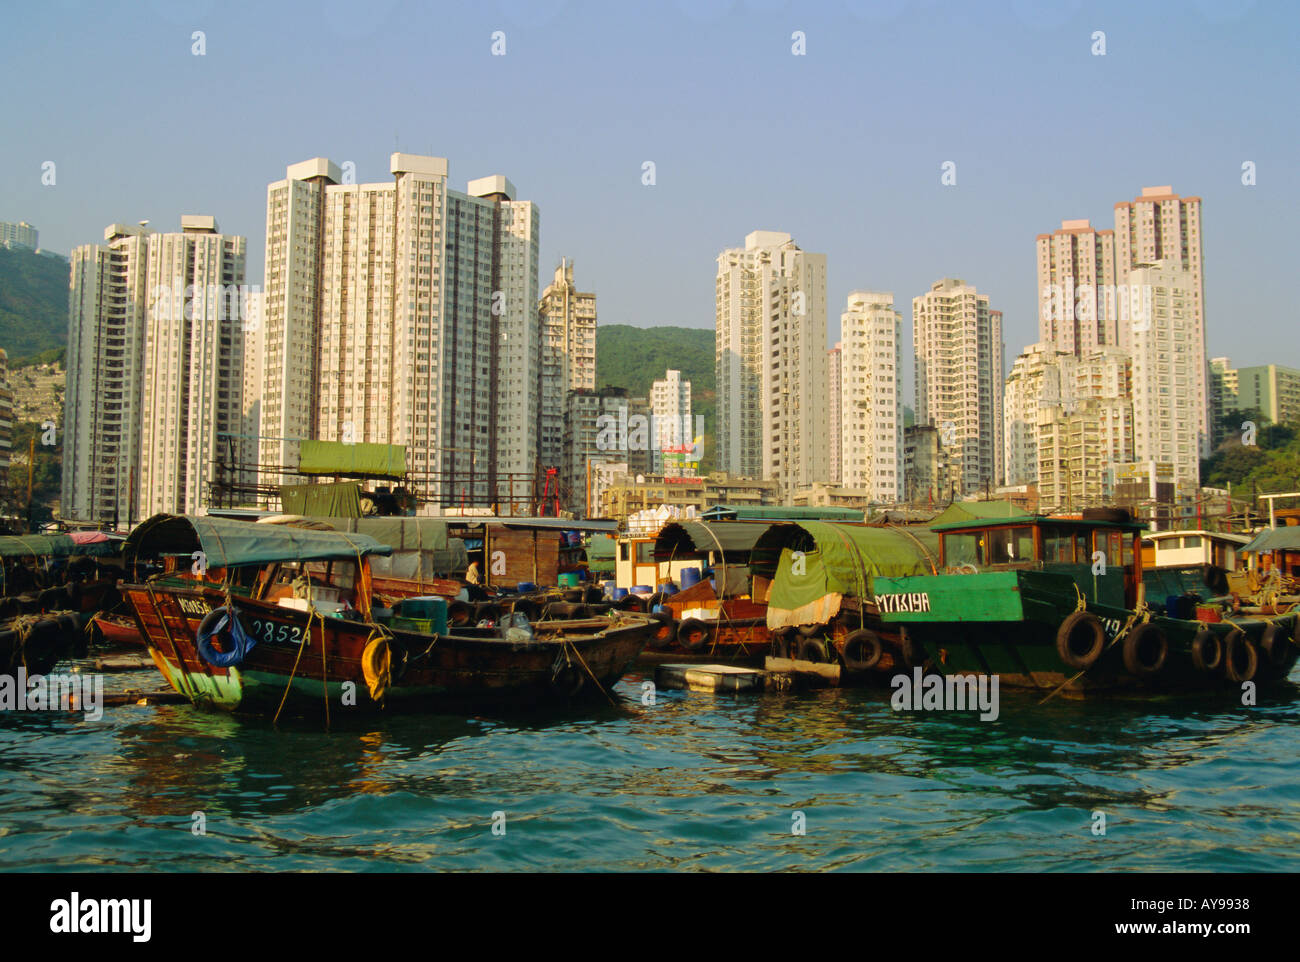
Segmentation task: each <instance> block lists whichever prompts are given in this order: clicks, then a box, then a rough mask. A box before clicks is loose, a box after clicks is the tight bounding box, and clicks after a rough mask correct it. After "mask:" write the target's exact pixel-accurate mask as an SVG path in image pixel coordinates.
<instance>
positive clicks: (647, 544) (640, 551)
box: [636, 541, 655, 565]
mask: <svg viewBox="0 0 1300 962" xmlns="http://www.w3.org/2000/svg"><path fill="white" fill-rule="evenodd" d="M654 560H655V543H654V542H653V541H638V542H637V543H636V563H637V564H639V565H648V564H654Z"/></svg>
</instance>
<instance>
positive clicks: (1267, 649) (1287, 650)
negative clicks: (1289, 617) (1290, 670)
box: [1259, 623, 1291, 668]
mask: <svg viewBox="0 0 1300 962" xmlns="http://www.w3.org/2000/svg"><path fill="white" fill-rule="evenodd" d="M1259 650H1260V652H1261V653H1262V654H1263V655H1264V657H1265V658H1266V659H1268V663H1269V664H1270V665H1271V666H1273V667H1274V668H1285V667H1286V663H1287V659H1288V658H1289V657H1290V656H1291V633H1290V632H1288V631H1287V630H1286V629H1285V628H1283V627H1282V626H1281V625H1279V624H1276V623H1270V624H1269V626H1268V627H1267V628H1265V629H1264V634H1263V635H1262V636H1260V639H1259Z"/></svg>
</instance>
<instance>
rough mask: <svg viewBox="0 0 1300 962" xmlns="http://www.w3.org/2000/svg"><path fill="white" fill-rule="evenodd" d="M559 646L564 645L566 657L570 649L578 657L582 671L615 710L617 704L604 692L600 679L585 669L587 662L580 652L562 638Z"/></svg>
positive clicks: (567, 640) (588, 669)
mask: <svg viewBox="0 0 1300 962" xmlns="http://www.w3.org/2000/svg"><path fill="white" fill-rule="evenodd" d="M560 644H562V645H564V647H565V654H566V656H567V654H568V650H569V649H572V651H573V653H574V654H575V655H577V656H578V664H580V665H582V668H583V670H584V671H585V672H586V673H587V675H588V676H589V677H590V678H591V680H592V681H594V682H595V683H596V687H597V688H599V689H600V693H601V694H602V695H604V696H605V699H606V700H607V701H608V702H609V703H610V704H611V705H613V706H614V707H615V708H617V707H618V702H616V701H614V699H613V697H612V696H611V695H610V693H609V692H607V691H606V690H605V686H604V685H602V684H601V683H600V679H599V678H597V677H596V675H595V673H594V672H593V671H592V670H591V669H590V668H588V667H587V662H586V661H584V660H583V657H582V652H580V651H578V649H577V646H575V645H574V644H573V642H571V641H569V639H567V638H565V637H563V636H561V637H560Z"/></svg>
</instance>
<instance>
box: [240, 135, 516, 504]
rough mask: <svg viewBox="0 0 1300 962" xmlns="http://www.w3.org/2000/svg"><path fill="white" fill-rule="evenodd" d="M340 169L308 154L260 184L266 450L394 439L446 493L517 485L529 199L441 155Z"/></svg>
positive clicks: (272, 455) (419, 473)
mask: <svg viewBox="0 0 1300 962" xmlns="http://www.w3.org/2000/svg"><path fill="white" fill-rule="evenodd" d="M338 171H339V168H338V167H337V166H336V165H334V164H333V163H332V162H330V161H328V160H326V159H324V158H316V159H314V160H310V161H305V162H303V163H301V164H295V165H293V166H292V167H290V168H289V169H288V171H287V174H286V179H285V180H284V181H279V182H277V183H274V184H271V185H270V186H269V187H268V191H267V267H266V270H267V282H266V310H265V314H266V342H265V345H264V350H265V376H264V380H265V383H264V391H265V396H264V398H263V408H262V434H263V441H262V445H263V455H262V462H263V463H264V464H278V465H287V466H292V465H293V464H295V463H296V451H294V447H295V443H296V441H298V440H301V439H302V438H309V437H312V438H322V439H326V440H335V441H357V442H376V443H388V444H400V445H404V446H405V447H406V448H407V464H408V467H409V470H410V472H411V474H412V475H413V476H414V477H415V478H416V479H417V485H419V486H421V487H423V488H424V492H425V493H426V494H429V495H431V496H435V497H438V498H440V499H442V500H443V501H444V502H446V503H450V502H451V501H453V500H457V499H459V498H460V497H461V496H462V495H465V496H468V497H470V498H472V499H474V500H477V501H479V502H482V501H484V500H487V499H492V500H500V499H502V498H505V497H506V492H507V491H508V490H511V489H513V490H516V491H517V492H520V493H521V498H523V499H525V500H526V498H527V496H528V495H527V494H523V493H522V492H529V493H531V492H530V485H531V481H532V479H533V478H534V477H535V476H536V471H537V455H538V449H537V426H538V391H539V385H540V378H539V369H540V341H539V334H538V314H537V301H538V298H537V256H538V241H539V232H540V231H539V215H538V211H537V207H536V205H535V204H533V203H532V202H530V201H516V200H515V199H514V195H515V188H514V185H513V184H511V183H510V181H509V180H508V179H506V178H505V177H503V176H500V175H493V176H490V177H484V178H480V179H478V180H473V181H470V183H469V186H468V189H467V191H466V192H465V193H461V192H458V191H454V190H451V189H450V188H449V187H448V185H447V176H448V175H447V161H446V159H445V158H441V157H422V156H418V155H414V154H402V153H395V154H393V155H392V157H391V158H390V172H391V173H392V175H393V180H392V182H384V183H376V184H341V183H338V182H337V181H338V179H339V178H338ZM272 474H273V472H272ZM270 480H273V478H270V477H265V476H264V478H263V483H267V481H270ZM420 481H423V484H420Z"/></svg>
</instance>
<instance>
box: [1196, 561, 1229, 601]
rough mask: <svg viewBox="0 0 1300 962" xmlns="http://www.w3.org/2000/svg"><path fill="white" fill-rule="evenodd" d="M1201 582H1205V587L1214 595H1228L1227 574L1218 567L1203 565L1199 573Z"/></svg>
mask: <svg viewBox="0 0 1300 962" xmlns="http://www.w3.org/2000/svg"><path fill="white" fill-rule="evenodd" d="M1201 580H1202V581H1204V582H1205V587H1207V588H1209V589H1210V590H1211V591H1213V592H1214V593H1215V594H1216V595H1226V594H1227V593H1228V572H1227V571H1226V570H1224V569H1223V568H1220V567H1219V566H1218V565H1211V564H1207V565H1205V567H1204V568H1203V569H1202V571H1201Z"/></svg>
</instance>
